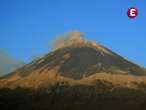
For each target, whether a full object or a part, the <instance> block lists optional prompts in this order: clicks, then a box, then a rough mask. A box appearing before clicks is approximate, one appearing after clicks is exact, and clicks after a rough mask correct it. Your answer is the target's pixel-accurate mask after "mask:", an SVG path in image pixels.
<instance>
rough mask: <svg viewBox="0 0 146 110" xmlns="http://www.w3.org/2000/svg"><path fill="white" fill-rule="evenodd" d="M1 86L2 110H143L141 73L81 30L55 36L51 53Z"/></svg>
mask: <svg viewBox="0 0 146 110" xmlns="http://www.w3.org/2000/svg"><path fill="white" fill-rule="evenodd" d="M0 88H1V89H0V106H1V107H2V108H3V110H7V109H11V110H17V109H21V110H23V109H24V110H26V109H27V110H90V109H92V110H97V109H100V110H117V109H118V110H123V109H124V110H145V109H146V106H145V103H146V90H145V88H146V72H145V70H144V69H143V68H142V67H140V66H139V65H137V64H134V63H133V62H131V61H128V60H127V59H125V58H123V57H122V56H120V55H118V54H116V53H114V52H112V51H111V50H109V49H108V48H106V47H104V46H102V45H100V44H97V43H95V42H91V41H87V40H85V39H84V38H83V33H80V32H71V33H68V34H67V35H65V37H62V38H59V39H58V40H57V41H56V42H55V43H54V49H53V51H52V52H50V53H48V54H46V55H44V56H43V57H42V58H39V59H36V60H34V61H33V62H31V63H30V64H27V65H25V66H23V67H21V68H19V69H17V70H16V71H14V72H12V73H10V74H8V75H5V76H4V77H1V80H0ZM11 100H15V102H11ZM20 100H21V101H20Z"/></svg>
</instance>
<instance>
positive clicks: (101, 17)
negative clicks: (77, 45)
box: [0, 0, 146, 67]
mask: <svg viewBox="0 0 146 110" xmlns="http://www.w3.org/2000/svg"><path fill="white" fill-rule="evenodd" d="M145 6H146V1H145V0H0V48H2V49H3V50H5V51H6V52H7V53H8V54H10V55H11V56H13V57H15V58H18V59H20V60H22V61H24V62H30V60H31V58H32V57H34V56H37V55H40V54H44V53H47V52H48V51H49V50H50V47H49V46H48V44H49V43H50V42H51V41H52V40H54V39H55V38H56V36H58V35H61V34H64V33H66V32H69V31H75V30H78V31H81V32H84V33H85V35H86V38H87V39H89V40H96V41H97V42H98V43H100V44H102V45H104V46H106V47H108V48H109V49H112V50H113V51H114V52H117V53H118V54H120V55H122V56H124V57H126V58H128V59H130V60H132V61H134V62H135V63H138V64H140V65H142V66H145V67H146V45H145V44H146V7H145ZM130 7H136V8H138V10H139V15H138V17H137V18H136V19H133V20H131V19H129V18H128V17H127V15H126V12H127V10H128V8H130Z"/></svg>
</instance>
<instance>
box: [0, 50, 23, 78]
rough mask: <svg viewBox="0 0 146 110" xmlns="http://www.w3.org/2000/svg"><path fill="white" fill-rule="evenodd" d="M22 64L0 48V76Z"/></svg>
mask: <svg viewBox="0 0 146 110" xmlns="http://www.w3.org/2000/svg"><path fill="white" fill-rule="evenodd" d="M23 65H24V63H23V62H22V61H19V60H17V59H15V58H13V57H11V56H10V55H9V54H7V53H6V52H5V51H4V50H3V49H0V77H1V76H3V75H6V74H8V73H9V72H12V71H14V70H16V69H17V68H19V67H21V66H23Z"/></svg>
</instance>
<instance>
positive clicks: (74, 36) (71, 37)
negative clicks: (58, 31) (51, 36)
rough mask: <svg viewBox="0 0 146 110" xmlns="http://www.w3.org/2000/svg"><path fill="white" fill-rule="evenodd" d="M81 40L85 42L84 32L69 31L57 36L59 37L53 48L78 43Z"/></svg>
mask: <svg viewBox="0 0 146 110" xmlns="http://www.w3.org/2000/svg"><path fill="white" fill-rule="evenodd" d="M79 42H85V40H84V33H82V32H77V31H75V32H69V33H67V34H65V35H63V36H59V37H57V39H56V40H55V41H54V42H53V50H56V49H59V48H62V47H66V46H69V45H73V44H77V43H79Z"/></svg>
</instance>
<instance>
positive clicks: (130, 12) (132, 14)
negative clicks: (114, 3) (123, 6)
mask: <svg viewBox="0 0 146 110" xmlns="http://www.w3.org/2000/svg"><path fill="white" fill-rule="evenodd" d="M127 15H128V17H129V18H131V19H133V18H135V17H136V16H137V15H138V10H137V8H129V9H128V11H127Z"/></svg>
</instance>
